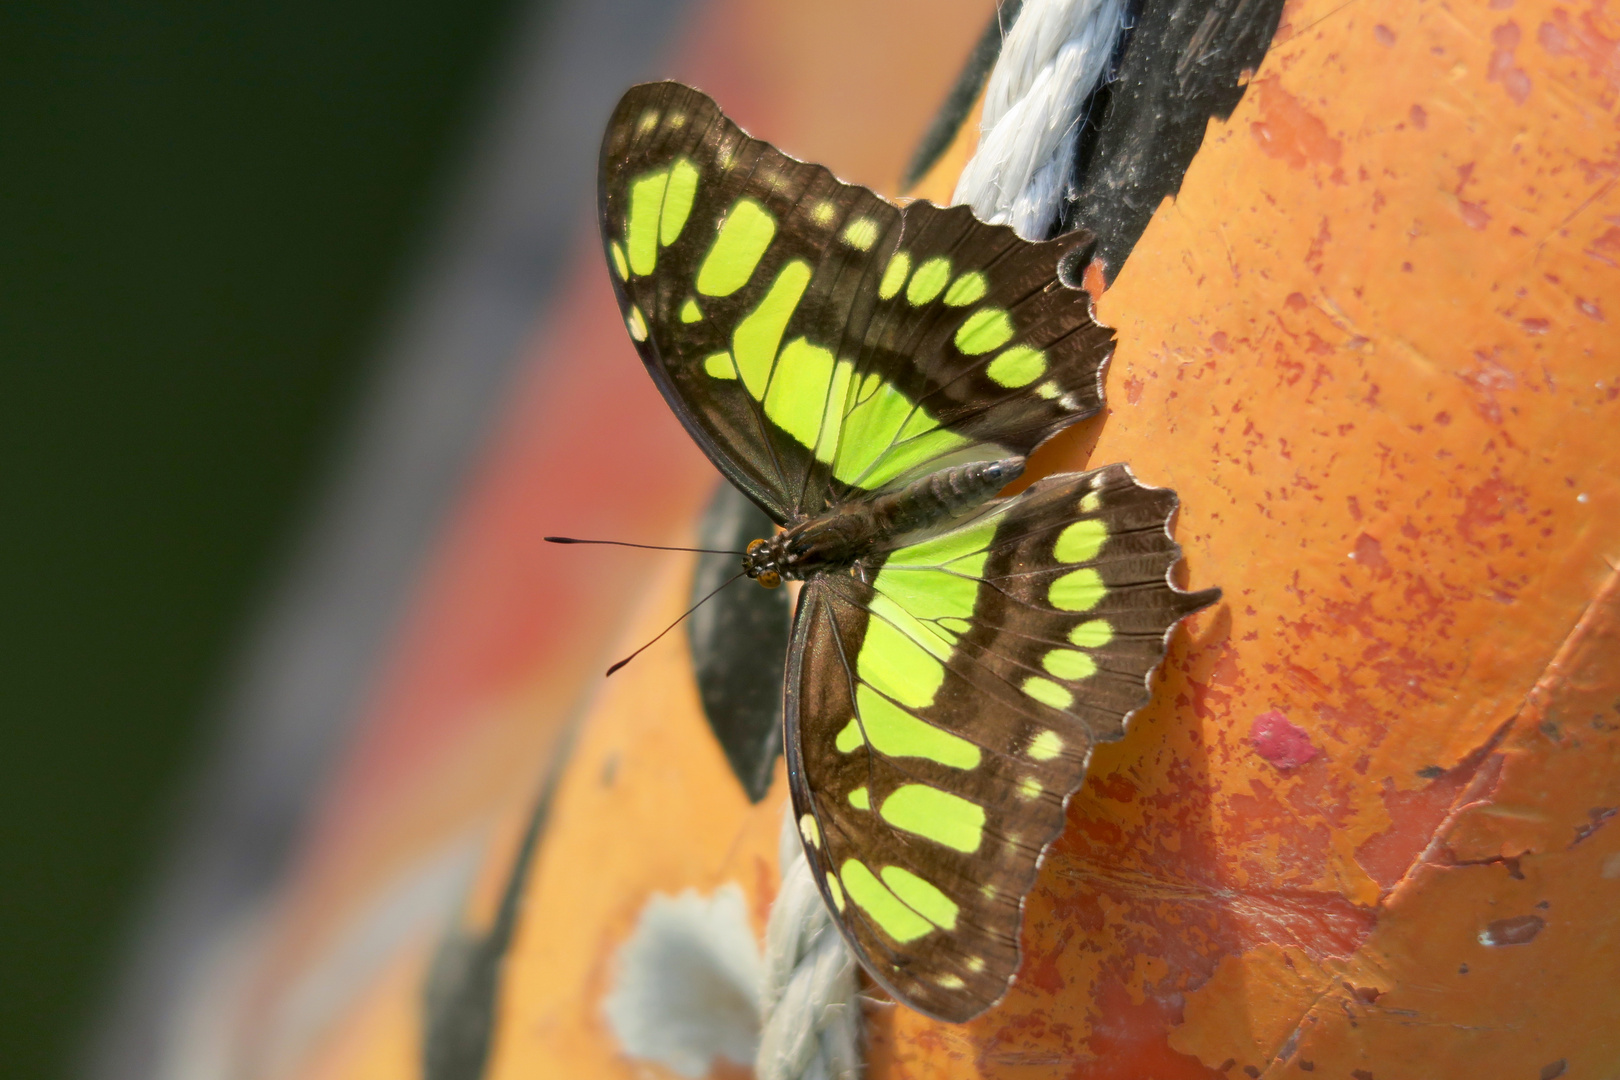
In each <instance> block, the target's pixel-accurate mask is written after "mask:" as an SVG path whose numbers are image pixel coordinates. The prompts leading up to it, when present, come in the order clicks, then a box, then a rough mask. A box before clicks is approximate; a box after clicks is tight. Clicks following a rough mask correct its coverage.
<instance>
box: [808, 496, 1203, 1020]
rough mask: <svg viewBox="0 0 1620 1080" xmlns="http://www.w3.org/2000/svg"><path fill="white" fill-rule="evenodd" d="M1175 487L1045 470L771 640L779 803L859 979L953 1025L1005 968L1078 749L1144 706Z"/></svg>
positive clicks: (1175, 608)
mask: <svg viewBox="0 0 1620 1080" xmlns="http://www.w3.org/2000/svg"><path fill="white" fill-rule="evenodd" d="M1175 505H1176V501H1175V495H1174V493H1173V492H1170V491H1167V490H1163V489H1157V488H1149V487H1146V486H1144V485H1141V484H1139V483H1137V482H1136V481H1135V479H1133V478H1132V477H1131V475H1130V472H1129V470H1127V469H1126V468H1125V467H1124V466H1121V465H1112V466H1108V467H1106V468H1103V469H1099V470H1096V471H1094V472H1090V473H1083V474H1064V475H1059V476H1053V477H1048V478H1047V479H1045V480H1042V481H1039V482H1037V483H1036V484H1034V485H1032V486H1031V487H1030V488H1029V489H1028V490H1027V491H1025V492H1023V493H1022V494H1020V495H1018V496H1016V497H1014V498H1011V499H1008V500H1004V501H1002V502H999V503H994V504H991V505H990V506H988V507H987V508H986V510H985V511H984V512H983V513H982V514H981V515H979V516H977V517H976V518H975V519H974V520H972V521H970V522H969V523H967V524H966V525H963V526H961V527H959V528H957V529H954V530H953V531H951V532H949V533H946V534H943V535H941V536H937V537H933V538H931V539H928V540H925V541H923V542H921V543H918V544H914V545H911V546H909V547H904V548H899V549H897V550H895V551H893V552H891V553H890V554H889V556H888V558H887V560H886V561H885V562H884V563H883V565H882V566H881V567H880V568H879V569H878V571H877V573H876V575H875V577H874V578H873V580H872V581H871V583H870V584H868V583H865V582H862V581H860V580H858V579H856V578H854V577H850V576H844V575H839V576H835V577H827V578H821V579H817V580H815V581H813V582H811V583H810V584H808V585H807V586H806V588H805V590H804V595H803V599H802V600H801V603H800V609H799V613H798V617H797V621H796V625H795V630H794V639H793V647H792V649H791V651H790V653H789V656H790V662H789V670H788V698H787V725H788V727H787V739H786V742H787V750H788V755H789V756H788V764H789V776H790V779H791V783H792V790H793V802H794V812H795V814H796V815H797V816H798V819H799V822H800V828H801V832H802V833H803V834H804V836H805V841H806V849H807V852H808V854H809V856H810V860H811V864H812V866H813V867H814V869H815V873H816V876H817V879H818V881H819V882H820V884H821V886H822V889H823V892H824V894H825V895H826V897H827V899H828V902H829V903H830V904H832V905H833V907H834V908H835V910H837V911H838V913H839V915H840V918H841V924H842V926H843V929H844V932H845V935H846V937H847V938H848V939H849V941H850V943H851V944H852V945H853V946H854V948H855V950H856V952H857V954H858V955H859V956H860V958H861V960H862V962H863V963H864V964H865V965H866V968H867V970H868V971H870V972H871V974H872V976H873V977H874V978H875V979H877V981H878V982H880V983H882V984H883V985H884V986H885V987H887V988H888V989H889V990H890V991H891V992H892V993H894V995H895V996H896V997H897V998H899V999H900V1000H901V1001H904V1002H905V1003H906V1004H908V1005H910V1006H911V1007H913V1008H916V1009H918V1010H920V1011H922V1012H925V1013H928V1014H930V1015H933V1016H937V1017H939V1018H941V1019H944V1020H950V1021H962V1020H967V1019H969V1018H971V1017H973V1016H976V1015H978V1014H979V1013H980V1012H982V1011H984V1010H985V1009H986V1008H988V1007H989V1006H991V1005H992V1004H994V1003H995V1002H996V1001H998V1000H999V999H1000V998H1001V996H1002V995H1003V994H1004V993H1005V992H1006V989H1007V987H1008V986H1009V985H1010V984H1011V982H1012V980H1013V977H1014V975H1015V974H1016V972H1017V969H1018V962H1019V943H1018V936H1019V928H1020V923H1021V920H1022V910H1023V900H1024V897H1025V895H1026V894H1027V893H1028V892H1029V890H1030V888H1031V886H1032V885H1033V883H1034V879H1035V873H1036V870H1037V868H1038V866H1039V864H1040V860H1041V856H1042V854H1043V853H1044V852H1045V850H1046V847H1047V845H1048V844H1050V843H1051V842H1052V841H1053V840H1054V839H1056V837H1057V836H1058V834H1059V833H1060V832H1061V831H1062V829H1063V820H1064V805H1065V803H1066V802H1067V800H1068V798H1069V796H1070V795H1071V794H1072V793H1073V792H1074V791H1075V790H1076V789H1077V788H1079V786H1080V784H1081V783H1082V781H1083V780H1084V778H1085V772H1086V766H1087V763H1088V761H1089V759H1090V755H1091V749H1092V747H1093V746H1094V745H1095V744H1096V743H1098V742H1105V741H1112V740H1115V739H1118V738H1120V737H1121V736H1122V734H1123V733H1124V728H1125V722H1126V720H1127V719H1129V717H1130V715H1131V714H1132V713H1133V712H1134V711H1135V710H1137V709H1139V708H1141V707H1142V706H1143V705H1144V704H1146V703H1147V700H1148V697H1149V691H1148V686H1147V681H1148V678H1149V676H1150V675H1151V674H1152V672H1153V671H1154V669H1155V668H1157V666H1158V665H1159V663H1160V662H1161V661H1162V660H1163V658H1164V653H1165V647H1166V641H1167V639H1168V636H1169V631H1170V630H1171V629H1172V628H1173V627H1174V626H1175V625H1176V623H1177V622H1179V621H1180V620H1181V619H1182V618H1183V617H1185V616H1186V615H1188V614H1190V613H1191V612H1193V611H1196V610H1197V609H1198V608H1200V607H1203V606H1205V605H1207V604H1210V603H1213V602H1214V601H1215V600H1216V599H1217V598H1218V597H1219V591H1218V590H1213V589H1211V590H1207V591H1204V592H1199V593H1185V592H1182V591H1180V590H1179V589H1177V588H1175V587H1174V586H1173V585H1171V584H1170V582H1169V577H1168V575H1169V573H1170V571H1171V569H1172V567H1173V566H1174V565H1175V563H1176V562H1177V560H1178V559H1179V558H1180V549H1179V548H1178V547H1177V545H1176V543H1175V541H1173V540H1172V539H1171V538H1170V536H1169V533H1168V523H1169V520H1170V517H1171V515H1172V514H1173V513H1174V511H1175Z"/></svg>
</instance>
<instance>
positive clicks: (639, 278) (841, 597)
mask: <svg viewBox="0 0 1620 1080" xmlns="http://www.w3.org/2000/svg"><path fill="white" fill-rule="evenodd" d="M598 179H599V186H598V205H599V211H600V223H601V230H602V240H603V245H604V251H605V255H606V259H607V262H608V267H609V272H610V274H611V276H612V279H613V286H614V291H615V293H616V295H617V297H618V301H619V306H620V309H621V312H622V314H623V316H624V321H625V326H626V328H627V329H628V331H629V333H630V337H631V339H632V340H633V341H634V342H635V345H636V348H637V349H638V350H639V352H640V355H641V359H642V361H643V362H644V363H645V365H646V367H647V370H648V372H649V373H650V374H651V375H652V377H653V380H654V382H656V383H657V385H658V388H659V390H660V391H662V393H663V395H664V398H665V400H667V401H668V402H669V405H670V408H671V409H673V410H674V412H675V415H676V416H677V417H679V418H680V421H681V423H682V424H683V425H684V426H685V428H686V430H687V431H688V432H689V433H690V434H691V436H692V438H693V439H694V440H696V441H697V444H698V445H699V446H700V447H701V448H702V449H703V451H704V452H705V453H706V454H707V455H708V456H709V458H710V459H711V460H712V461H713V462H714V464H715V465H716V466H717V467H718V468H719V469H720V471H721V472H722V473H723V474H724V475H725V476H726V478H727V479H729V480H730V481H731V482H732V483H733V484H735V485H736V486H737V487H739V488H740V489H741V490H742V491H743V492H744V493H746V494H747V495H748V496H749V497H750V498H751V499H752V500H753V501H754V502H755V503H757V504H758V505H759V507H760V508H761V509H762V510H764V511H765V512H766V513H767V514H768V515H769V516H770V517H771V519H772V520H773V521H775V522H776V523H777V524H778V525H779V526H781V531H779V532H777V533H775V534H774V535H773V536H769V537H760V538H758V539H756V540H754V541H753V543H751V544H750V545H749V546H748V551H747V553H746V554H745V555H744V556H743V566H742V571H743V572H744V573H746V574H747V576H749V577H751V578H753V579H755V580H756V581H758V582H759V583H760V584H761V585H764V586H767V587H775V586H778V585H780V584H781V582H782V581H784V580H797V581H801V582H803V587H802V591H801V593H800V597H799V602H798V608H797V611H796V613H795V616H794V624H793V632H792V637H791V644H790V646H789V650H790V651H789V657H788V665H787V679H786V686H785V689H784V700H785V708H784V723H785V732H784V740H783V741H784V745H785V749H786V754H787V761H788V775H789V779H790V783H791V788H792V800H793V813H794V815H795V817H796V820H797V822H798V826H799V831H800V834H801V836H802V838H803V841H804V849H805V855H806V857H807V859H808V860H809V863H810V867H811V870H812V873H813V875H814V877H815V879H816V882H817V885H818V887H819V888H820V890H821V893H822V896H823V898H824V899H825V901H826V903H827V905H828V906H829V908H830V910H831V911H832V912H834V914H835V915H836V921H837V923H838V925H839V926H840V928H841V930H842V932H843V934H844V936H845V938H846V940H847V941H848V942H849V945H850V947H851V948H852V949H853V951H854V953H855V955H856V956H858V957H859V959H860V961H861V963H862V965H863V966H864V967H865V968H866V970H867V972H868V973H869V974H870V975H871V977H872V978H873V979H874V980H875V981H876V982H877V983H878V984H880V985H881V986H883V987H884V988H885V989H887V990H888V991H889V992H890V993H891V994H892V995H893V996H894V997H895V998H896V999H897V1000H899V1001H902V1002H904V1003H906V1004H907V1005H909V1006H911V1007H912V1008H914V1009H917V1010H918V1011H920V1012H923V1013H926V1014H928V1015H931V1016H934V1017H937V1018H940V1019H943V1020H948V1021H963V1020H967V1019H971V1018H972V1017H974V1016H976V1015H978V1014H979V1013H981V1012H983V1011H984V1010H985V1009H987V1008H989V1007H990V1006H991V1005H993V1004H995V1003H996V1002H997V1001H998V1000H1000V999H1001V998H1002V996H1003V995H1004V994H1005V993H1006V991H1007V988H1008V987H1009V986H1010V985H1011V984H1012V982H1013V980H1014V978H1015V976H1016V974H1017V971H1018V965H1019V933H1020V927H1021V923H1022V917H1023V903H1024V898H1025V896H1026V895H1027V894H1028V892H1029V890H1030V889H1031V887H1032V886H1033V884H1034V881H1035V875H1036V871H1037V870H1038V868H1039V866H1040V862H1041V859H1042V856H1043V854H1044V853H1045V851H1046V849H1047V847H1048V846H1049V845H1050V844H1051V843H1052V841H1054V840H1055V839H1056V838H1057V837H1058V835H1059V834H1060V833H1061V832H1062V830H1063V826H1064V808H1065V805H1066V803H1067V801H1068V799H1069V796H1070V795H1072V794H1073V793H1074V792H1075V790H1076V789H1078V788H1079V787H1080V785H1081V783H1082V781H1083V780H1084V777H1085V772H1086V766H1087V762H1088V759H1089V756H1090V752H1091V749H1092V747H1093V746H1094V745H1095V744H1097V743H1099V742H1107V741H1112V740H1116V739H1119V738H1121V737H1122V736H1123V734H1124V729H1125V722H1126V721H1127V720H1128V719H1129V718H1130V716H1131V714H1132V713H1134V712H1135V711H1136V710H1138V709H1140V708H1141V707H1142V706H1143V705H1145V704H1146V703H1147V701H1148V698H1149V691H1148V686H1147V682H1148V679H1149V678H1150V677H1151V675H1152V673H1153V671H1154V669H1155V668H1157V667H1158V665H1159V663H1160V662H1161V661H1162V660H1163V658H1164V655H1165V650H1166V642H1167V640H1168V637H1169V633H1170V631H1171V630H1172V629H1173V628H1174V627H1175V625H1176V624H1177V623H1178V622H1179V621H1180V620H1181V619H1182V618H1184V617H1185V616H1187V615H1189V614H1191V613H1192V612H1194V611H1196V610H1198V609H1199V608H1202V607H1204V606H1206V605H1208V604H1211V603H1214V602H1215V600H1216V599H1217V598H1218V597H1219V595H1220V593H1219V590H1216V589H1209V590H1205V591H1202V592H1183V591H1181V590H1180V589H1178V588H1176V587H1175V586H1174V585H1173V584H1171V583H1170V581H1169V574H1170V571H1171V570H1172V568H1173V567H1174V566H1175V564H1176V563H1177V562H1178V561H1179V559H1180V557H1181V550H1180V548H1179V547H1178V546H1177V545H1176V543H1175V542H1174V541H1173V540H1172V539H1171V537H1170V534H1169V522H1170V518H1171V517H1172V515H1173V514H1174V512H1175V509H1176V497H1175V494H1174V493H1173V492H1171V491H1168V490H1165V489H1161V488H1153V487H1148V486H1146V485H1144V484H1141V483H1139V482H1138V481H1137V480H1136V479H1135V478H1134V477H1133V476H1132V474H1131V473H1130V471H1129V470H1128V469H1127V468H1126V467H1125V466H1123V465H1109V466H1106V467H1103V468H1100V469H1095V470H1092V471H1089V472H1083V473H1064V474H1058V475H1053V476H1047V477H1045V478H1043V479H1040V480H1037V481H1036V482H1035V483H1033V484H1031V485H1030V486H1029V487H1027V488H1026V489H1025V490H1023V491H1022V492H1020V493H1018V494H1017V495H1014V496H1011V497H1006V498H1002V497H998V492H1000V491H1001V490H1002V489H1003V488H1004V487H1006V486H1007V484H1008V483H1009V482H1011V481H1012V480H1013V479H1015V478H1017V477H1018V476H1019V474H1020V473H1021V472H1022V471H1023V467H1024V461H1025V459H1026V458H1027V457H1028V456H1029V455H1030V453H1032V452H1033V451H1034V450H1035V448H1036V447H1038V446H1039V445H1041V443H1043V442H1045V441H1046V440H1047V439H1048V438H1050V437H1051V436H1052V435H1053V434H1055V433H1057V432H1059V431H1061V430H1063V429H1064V428H1066V427H1068V426H1069V425H1071V424H1073V423H1075V422H1076V421H1079V420H1081V419H1084V418H1085V417H1088V416H1092V415H1093V414H1095V413H1097V412H1098V411H1099V410H1100V409H1101V408H1102V406H1103V373H1104V367H1105V365H1106V363H1107V361H1108V358H1109V356H1110V354H1111V351H1112V344H1113V338H1112V332H1111V331H1110V330H1108V329H1106V328H1104V327H1102V326H1100V325H1098V324H1097V322H1096V321H1095V320H1094V319H1093V317H1092V311H1091V304H1090V301H1089V297H1088V295H1087V294H1086V293H1085V292H1084V291H1082V290H1081V289H1079V288H1077V287H1075V286H1074V285H1073V284H1071V282H1072V281H1073V280H1074V278H1075V276H1076V271H1077V270H1078V269H1082V268H1083V267H1084V265H1085V259H1086V256H1087V253H1088V251H1089V250H1090V247H1091V239H1090V237H1089V236H1088V235H1087V234H1085V233H1083V232H1076V233H1070V234H1068V235H1066V236H1062V237H1058V238H1057V239H1054V240H1050V241H1044V242H1039V243H1034V242H1029V241H1026V240H1023V239H1020V238H1019V237H1018V236H1017V235H1015V234H1014V233H1013V231H1012V230H1011V229H1008V228H1006V227H1004V226H998V225H987V224H985V223H983V222H981V221H979V220H978V219H977V218H975V217H974V216H973V214H972V212H971V211H969V210H968V209H967V208H966V207H960V206H957V207H948V208H941V207H938V206H935V205H933V204H932V203H928V202H922V201H918V202H911V203H908V204H906V205H904V206H900V205H896V204H895V203H892V202H890V201H888V200H886V199H884V198H882V197H881V196H879V195H877V194H875V193H874V192H872V191H870V190H868V189H866V188H864V187H859V186H856V185H852V184H846V183H843V182H841V181H839V180H838V179H837V178H836V177H834V176H833V174H832V173H831V172H829V171H828V170H827V169H825V168H823V167H821V166H819V165H814V164H809V163H806V162H803V161H799V160H797V159H795V158H792V157H790V156H788V155H787V154H784V153H782V152H781V151H779V150H777V149H776V148H774V147H772V146H770V145H769V144H767V143H765V142H762V141H760V140H758V139H754V138H751V137H750V136H748V135H747V134H746V133H744V132H743V131H742V129H740V128H739V127H738V126H737V125H736V124H735V123H733V122H732V121H730V120H729V119H727V118H726V116H725V115H723V114H722V113H721V111H720V109H719V107H718V106H717V105H716V104H715V103H714V102H713V101H712V100H711V99H710V98H708V97H707V96H705V95H704V94H702V93H700V92H699V91H697V90H694V89H692V88H690V87H687V86H683V85H681V84H679V83H673V82H662V83H650V84H646V85H641V86H636V87H633V88H631V89H630V90H629V91H628V92H627V93H626V94H625V95H624V97H623V99H622V100H621V101H620V102H619V104H618V107H617V108H616V109H615V110H614V112H613V115H612V118H611V119H610V120H609V122H608V126H607V132H606V134H605V136H604V138H603V142H602V154H601V161H600V171H599V174H598Z"/></svg>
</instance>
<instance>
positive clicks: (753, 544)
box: [746, 540, 765, 555]
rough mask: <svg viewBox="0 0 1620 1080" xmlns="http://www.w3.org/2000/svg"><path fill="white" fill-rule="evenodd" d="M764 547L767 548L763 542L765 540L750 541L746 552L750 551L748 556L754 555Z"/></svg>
mask: <svg viewBox="0 0 1620 1080" xmlns="http://www.w3.org/2000/svg"><path fill="white" fill-rule="evenodd" d="M764 546H765V541H763V540H750V541H748V547H747V549H746V550H747V551H748V554H750V555H752V554H753V553H754V552H756V551H758V550H759V549H760V548H762V547H764Z"/></svg>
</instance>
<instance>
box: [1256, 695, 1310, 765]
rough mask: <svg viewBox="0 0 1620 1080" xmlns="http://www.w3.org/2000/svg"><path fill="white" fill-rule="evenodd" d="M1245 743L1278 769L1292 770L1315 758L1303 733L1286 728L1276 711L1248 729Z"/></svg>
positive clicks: (1257, 719) (1308, 738) (1283, 717)
mask: <svg viewBox="0 0 1620 1080" xmlns="http://www.w3.org/2000/svg"><path fill="white" fill-rule="evenodd" d="M1249 741H1250V742H1251V743H1253V744H1254V749H1255V752H1256V753H1258V754H1259V755H1260V756H1261V757H1263V758H1265V759H1266V760H1267V761H1269V762H1271V763H1272V764H1273V765H1275V766H1277V768H1279V769H1293V768H1297V767H1298V766H1300V765H1303V764H1305V763H1306V762H1307V761H1309V760H1311V758H1313V757H1315V756H1316V747H1314V746H1312V745H1311V737H1310V736H1309V735H1307V734H1306V733H1305V729H1304V728H1302V727H1298V726H1297V725H1294V724H1290V723H1289V722H1288V718H1287V717H1286V716H1284V715H1283V714H1282V713H1280V712H1278V711H1277V710H1276V709H1273V710H1271V711H1270V712H1267V713H1261V714H1260V715H1259V716H1257V717H1255V718H1254V726H1253V727H1251V728H1249Z"/></svg>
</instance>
